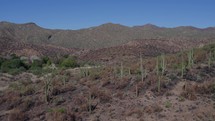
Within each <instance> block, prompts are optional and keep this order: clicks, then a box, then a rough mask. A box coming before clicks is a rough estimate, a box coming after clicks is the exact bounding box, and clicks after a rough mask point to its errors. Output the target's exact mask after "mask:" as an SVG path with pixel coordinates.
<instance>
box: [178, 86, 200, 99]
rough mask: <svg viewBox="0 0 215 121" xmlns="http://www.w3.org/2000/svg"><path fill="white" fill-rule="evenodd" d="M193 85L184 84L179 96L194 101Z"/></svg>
mask: <svg viewBox="0 0 215 121" xmlns="http://www.w3.org/2000/svg"><path fill="white" fill-rule="evenodd" d="M195 87H196V86H195V85H194V84H191V83H186V84H185V85H184V87H183V90H184V91H183V92H182V93H181V94H180V96H182V97H184V98H186V99H189V100H196V99H197V97H196V94H195Z"/></svg>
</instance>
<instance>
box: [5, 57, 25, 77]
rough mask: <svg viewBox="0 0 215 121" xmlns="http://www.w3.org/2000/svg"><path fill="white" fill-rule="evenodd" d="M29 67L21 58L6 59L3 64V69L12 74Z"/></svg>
mask: <svg viewBox="0 0 215 121" xmlns="http://www.w3.org/2000/svg"><path fill="white" fill-rule="evenodd" d="M27 68H28V66H27V65H25V64H24V63H23V62H22V61H21V60H20V59H12V60H5V61H4V62H3V63H2V64H1V71H2V72H5V73H10V74H18V73H19V72H21V71H25V70H26V69H27Z"/></svg>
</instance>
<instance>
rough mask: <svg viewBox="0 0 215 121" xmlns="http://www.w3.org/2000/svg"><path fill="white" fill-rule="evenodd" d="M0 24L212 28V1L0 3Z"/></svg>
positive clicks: (35, 0)
mask: <svg viewBox="0 0 215 121" xmlns="http://www.w3.org/2000/svg"><path fill="white" fill-rule="evenodd" d="M0 21H9V22H14V23H26V22H34V23H36V24H38V25H39V26H42V27H44V28H52V29H80V28H87V27H91V26H97V25H100V24H103V23H107V22H112V23H120V24H123V25H127V26H134V25H144V24H147V23H151V24H155V25H158V26H163V27H175V26H187V25H191V26H196V27H200V28H204V27H209V26H215V0H0Z"/></svg>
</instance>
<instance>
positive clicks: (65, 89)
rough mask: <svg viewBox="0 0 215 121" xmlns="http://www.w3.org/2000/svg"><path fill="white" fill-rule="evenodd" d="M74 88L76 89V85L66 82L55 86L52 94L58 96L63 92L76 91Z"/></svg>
mask: <svg viewBox="0 0 215 121" xmlns="http://www.w3.org/2000/svg"><path fill="white" fill-rule="evenodd" d="M74 90H76V87H74V86H73V85H72V84H66V85H65V86H54V87H53V89H52V95H54V96H56V95H59V94H61V93H65V92H68V91H74Z"/></svg>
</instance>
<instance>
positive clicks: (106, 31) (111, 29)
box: [0, 21, 215, 49]
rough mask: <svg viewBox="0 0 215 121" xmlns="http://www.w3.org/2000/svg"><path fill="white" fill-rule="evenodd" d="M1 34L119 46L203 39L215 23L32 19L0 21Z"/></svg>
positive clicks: (62, 42)
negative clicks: (46, 22)
mask: <svg viewBox="0 0 215 121" xmlns="http://www.w3.org/2000/svg"><path fill="white" fill-rule="evenodd" d="M0 37H9V38H13V39H14V41H21V42H26V43H30V44H39V45H40V44H43V45H44V44H51V45H55V46H61V47H65V48H80V49H99V48H106V47H112V46H118V45H122V44H125V43H128V42H129V41H133V40H138V39H140V40H144V39H164V40H172V41H175V39H176V40H184V41H185V40H186V41H194V40H195V41H196V42H198V41H202V40H208V39H212V40H213V39H214V38H215V27H208V28H197V27H192V26H179V27H174V28H165V27H159V26H156V25H153V24H146V25H143V26H133V27H129V26H124V25H121V24H115V23H106V24H102V25H99V26H94V27H90V28H85V29H79V30H61V29H47V28H43V27H40V26H38V25H37V24H35V23H33V22H29V23H23V24H15V23H11V22H6V21H2V22H0Z"/></svg>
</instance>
